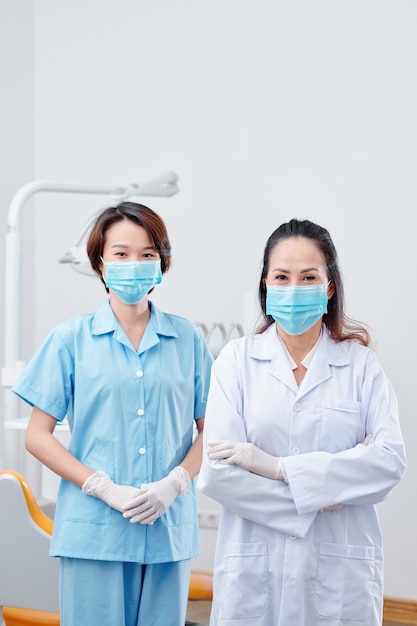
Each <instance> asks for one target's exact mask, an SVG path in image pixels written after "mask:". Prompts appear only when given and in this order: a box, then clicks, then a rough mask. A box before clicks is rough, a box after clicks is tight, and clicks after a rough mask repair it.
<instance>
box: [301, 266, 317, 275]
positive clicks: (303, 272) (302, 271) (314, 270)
mask: <svg viewBox="0 0 417 626" xmlns="http://www.w3.org/2000/svg"><path fill="white" fill-rule="evenodd" d="M300 271H301V273H302V274H305V273H306V272H319V271H320V270H319V268H318V267H307V268H306V269H305V270H300Z"/></svg>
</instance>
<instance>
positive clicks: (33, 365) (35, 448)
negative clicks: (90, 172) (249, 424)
mask: <svg viewBox="0 0 417 626" xmlns="http://www.w3.org/2000/svg"><path fill="white" fill-rule="evenodd" d="M87 252H88V256H89V259H90V263H91V266H92V268H93V269H94V270H95V271H96V272H97V274H98V276H99V277H100V279H101V280H102V281H103V283H104V285H105V286H106V290H107V292H108V294H109V298H108V300H107V301H106V302H105V303H104V304H103V306H102V307H101V308H100V309H99V310H98V311H97V312H95V313H92V314H88V315H82V316H80V317H76V318H74V319H71V320H69V321H67V322H65V323H63V324H60V325H59V326H57V327H56V328H55V329H54V330H53V331H52V332H51V333H50V335H49V337H48V338H47V339H46V341H45V342H44V344H43V345H42V346H41V347H40V349H39V350H38V352H37V353H36V354H35V356H34V357H33V358H32V360H31V361H30V363H29V364H28V365H27V367H26V369H25V371H24V372H23V374H22V376H21V377H20V378H19V380H18V381H17V383H16V384H15V386H14V388H13V390H14V391H15V393H16V394H17V395H18V396H20V397H21V398H22V399H23V400H25V401H26V402H27V403H29V404H30V405H31V406H32V407H33V409H32V412H31V417H30V420H29V425H28V429H27V436H26V447H27V449H28V450H29V452H31V453H32V454H33V455H34V456H35V457H37V458H38V459H39V460H40V461H41V462H42V463H43V464H45V465H46V466H47V467H49V468H50V469H51V470H53V471H54V472H56V473H57V474H58V475H59V476H61V477H62V480H61V483H60V488H59V493H58V498H57V506H56V514H55V520H54V532H53V536H52V542H51V551H50V554H51V556H57V557H60V558H61V576H60V603H61V608H60V612H61V626H75V625H76V624H83V625H84V624H85V625H87V624H88V626H95V625H97V626H106V625H108V626H138V625H140V626H142V625H143V626H180V625H182V624H184V623H185V618H186V608H187V599H188V587H189V577H190V567H191V559H192V557H194V556H195V555H197V554H198V550H199V541H198V524H197V512H196V501H195V491H194V484H193V480H192V479H193V478H194V477H195V476H196V475H197V473H198V471H199V469H200V463H201V452H202V429H203V422H204V414H205V408H206V397H207V391H208V386H209V378H210V369H211V365H212V357H211V355H210V352H209V350H208V347H207V345H206V343H205V341H204V338H203V336H202V334H201V332H200V331H199V330H198V329H197V328H196V326H195V325H194V324H193V323H191V322H190V321H188V320H186V319H184V318H182V317H178V316H176V315H171V314H168V313H163V312H161V311H160V310H159V309H158V308H157V307H156V306H155V305H154V304H153V303H152V302H150V301H149V293H150V292H151V291H152V290H153V288H154V287H155V285H157V284H159V283H160V282H161V278H162V275H163V274H164V273H165V272H167V271H168V269H169V267H170V263H171V248H170V243H169V240H168V235H167V231H166V228H165V224H164V222H163V221H162V219H161V218H160V217H159V216H158V215H157V214H156V213H155V212H154V211H152V210H151V209H149V208H148V207H146V206H143V205H140V204H136V203H132V202H124V203H122V204H120V205H118V206H115V207H111V208H108V209H106V210H104V211H103V212H102V213H101V214H100V216H99V217H98V219H97V221H96V223H95V225H94V227H93V229H92V231H91V234H90V236H89V239H88V243H87ZM64 417H67V419H68V423H69V427H70V430H71V439H70V444H69V448H68V449H66V448H65V447H64V446H62V445H61V443H60V442H59V441H58V440H57V439H56V438H55V437H54V428H55V426H56V423H57V421H61V420H63V419H64Z"/></svg>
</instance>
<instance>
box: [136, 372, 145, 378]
mask: <svg viewBox="0 0 417 626" xmlns="http://www.w3.org/2000/svg"><path fill="white" fill-rule="evenodd" d="M136 376H137V377H138V378H142V376H143V372H142V370H138V371H137V372H136Z"/></svg>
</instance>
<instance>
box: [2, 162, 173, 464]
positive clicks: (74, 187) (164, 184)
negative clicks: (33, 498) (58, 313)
mask: <svg viewBox="0 0 417 626" xmlns="http://www.w3.org/2000/svg"><path fill="white" fill-rule="evenodd" d="M178 191H179V188H178V176H177V175H176V174H175V173H174V172H166V173H165V174H162V175H160V176H158V177H157V178H154V179H151V180H149V181H147V182H145V183H142V184H140V185H139V184H129V185H110V184H107V185H91V184H86V183H79V182H65V181H45V180H44V181H33V182H30V183H27V184H26V185H24V186H23V187H21V188H20V189H19V191H18V192H17V193H16V194H15V196H14V197H13V199H12V202H11V204H10V208H9V213H8V222H7V224H8V228H7V234H6V264H5V268H6V277H5V298H4V303H5V350H4V352H5V365H4V367H3V368H2V370H1V384H2V386H3V387H5V388H9V389H10V387H12V385H13V384H14V382H15V381H16V380H17V378H18V376H19V374H20V373H21V372H22V370H23V367H24V363H23V361H22V358H21V345H20V343H21V341H20V339H21V283H22V281H21V234H20V222H21V216H22V211H23V208H24V206H25V204H26V203H27V201H28V200H29V199H30V198H31V197H32V196H33V195H35V194H36V193H39V192H53V193H76V194H96V195H104V196H106V195H107V196H110V199H111V201H112V202H123V201H124V200H127V199H128V198H131V197H132V196H157V197H158V196H159V197H170V196H173V195H175V194H176V193H177V192H178ZM96 215H97V214H96ZM94 217H95V216H93V218H94ZM92 221H93V219H91V220H90V222H89V223H88V224H87V226H86V227H85V228H84V230H83V232H82V234H81V236H80V237H79V239H78V240H77V243H76V244H75V246H74V248H72V249H71V252H70V253H68V254H67V255H65V257H64V258H63V259H60V262H66V263H71V264H72V267H74V268H75V269H79V271H82V272H83V273H88V272H87V271H86V266H87V264H86V256H85V257H82V258H79V255H80V253H81V252H80V251H82V246H81V245H80V242H81V241H84V239H85V236H86V234H87V233H88V232H89V228H90V227H91V225H92ZM77 255H78V256H77ZM77 265H78V267H77ZM4 396H5V406H4V415H3V416H2V418H1V419H0V469H1V467H2V466H3V464H4V454H5V451H4V433H3V432H2V431H3V428H4V423H5V422H10V421H11V420H13V419H15V418H17V417H18V402H17V401H18V398H17V397H14V394H12V393H11V392H8V391H5V393H4Z"/></svg>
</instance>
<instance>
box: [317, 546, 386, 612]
mask: <svg viewBox="0 0 417 626" xmlns="http://www.w3.org/2000/svg"><path fill="white" fill-rule="evenodd" d="M374 579H375V550H374V548H373V547H372V546H354V545H347V544H340V543H321V544H320V555H319V562H318V570H317V580H316V588H315V594H314V601H315V606H316V609H317V611H318V613H319V615H321V616H322V617H329V618H332V619H340V620H352V621H355V620H357V621H364V620H365V619H366V618H367V617H368V616H369V614H370V612H371V610H372V593H371V590H372V588H373V583H374Z"/></svg>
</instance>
